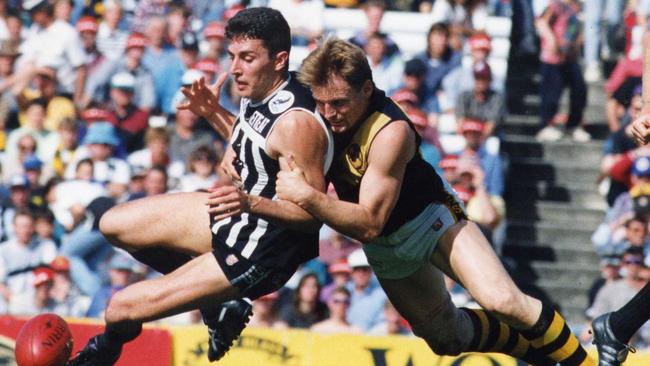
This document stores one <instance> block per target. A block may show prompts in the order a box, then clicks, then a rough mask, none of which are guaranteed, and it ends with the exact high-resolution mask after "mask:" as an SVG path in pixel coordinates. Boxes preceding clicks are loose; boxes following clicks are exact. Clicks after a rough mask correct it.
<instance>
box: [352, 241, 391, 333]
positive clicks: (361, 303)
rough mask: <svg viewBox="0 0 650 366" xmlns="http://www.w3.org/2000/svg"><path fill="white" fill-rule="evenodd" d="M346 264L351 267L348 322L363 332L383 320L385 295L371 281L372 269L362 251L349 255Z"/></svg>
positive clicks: (375, 283) (358, 250)
mask: <svg viewBox="0 0 650 366" xmlns="http://www.w3.org/2000/svg"><path fill="white" fill-rule="evenodd" d="M348 264H349V265H350V267H352V284H351V285H350V289H349V290H350V294H351V295H352V297H351V303H350V309H349V310H348V322H349V323H350V324H352V325H353V326H356V327H358V328H360V329H362V330H363V331H364V332H365V331H368V330H369V329H372V328H373V327H374V326H376V325H377V324H379V323H381V322H382V321H383V320H384V319H383V307H384V302H385V301H386V294H385V293H384V291H383V290H382V289H381V287H379V285H378V284H377V282H376V280H373V278H372V277H373V276H372V269H371V268H370V264H368V259H367V258H366V255H365V253H364V252H363V249H357V250H355V251H354V252H352V253H350V255H349V256H348Z"/></svg>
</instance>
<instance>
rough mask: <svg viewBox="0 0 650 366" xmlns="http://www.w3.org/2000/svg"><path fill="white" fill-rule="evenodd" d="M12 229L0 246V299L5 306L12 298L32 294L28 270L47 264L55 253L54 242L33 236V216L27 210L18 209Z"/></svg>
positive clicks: (30, 275) (31, 279)
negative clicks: (11, 232) (10, 236)
mask: <svg viewBox="0 0 650 366" xmlns="http://www.w3.org/2000/svg"><path fill="white" fill-rule="evenodd" d="M13 226H14V231H15V233H16V235H15V237H14V238H11V239H9V240H7V241H5V242H3V243H0V294H1V298H0V300H4V301H5V302H7V303H9V302H10V301H11V297H12V296H13V295H18V294H22V293H33V292H32V290H33V287H32V281H33V278H34V276H33V274H32V271H33V270H34V269H35V268H36V267H38V266H40V265H42V264H47V263H50V262H51V261H52V260H53V259H54V257H56V254H57V253H56V247H55V246H54V243H52V242H51V241H40V240H38V238H36V237H35V236H34V216H33V214H32V213H31V212H30V211H28V210H25V209H22V210H18V211H17V212H16V214H15V216H14V219H13Z"/></svg>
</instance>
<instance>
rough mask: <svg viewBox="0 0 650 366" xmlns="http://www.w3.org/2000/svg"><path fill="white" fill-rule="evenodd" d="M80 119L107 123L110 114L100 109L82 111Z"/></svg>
mask: <svg viewBox="0 0 650 366" xmlns="http://www.w3.org/2000/svg"><path fill="white" fill-rule="evenodd" d="M79 117H81V119H82V120H84V121H86V122H97V121H106V120H107V119H108V118H109V117H110V113H108V111H106V110H103V109H99V108H89V109H86V110H83V111H81V113H79Z"/></svg>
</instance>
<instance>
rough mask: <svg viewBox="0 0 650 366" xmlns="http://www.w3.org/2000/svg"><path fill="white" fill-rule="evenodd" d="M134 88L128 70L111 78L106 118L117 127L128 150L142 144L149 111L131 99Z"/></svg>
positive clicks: (138, 147) (130, 150)
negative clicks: (109, 101) (109, 99)
mask: <svg viewBox="0 0 650 366" xmlns="http://www.w3.org/2000/svg"><path fill="white" fill-rule="evenodd" d="M134 89H135V77H134V76H133V75H131V74H130V73H128V72H121V73H118V74H115V75H114V76H113V77H112V78H111V105H110V106H109V116H108V118H107V120H108V121H109V122H110V123H112V124H113V125H114V126H115V127H116V128H117V130H118V133H119V134H120V136H121V137H122V140H123V142H124V143H125V145H126V150H127V151H128V152H133V151H136V150H138V149H141V148H142V147H143V146H144V141H143V138H144V131H145V130H146V129H147V126H148V121H149V112H147V111H145V110H143V109H139V108H138V106H137V105H135V103H134V101H133V91H134Z"/></svg>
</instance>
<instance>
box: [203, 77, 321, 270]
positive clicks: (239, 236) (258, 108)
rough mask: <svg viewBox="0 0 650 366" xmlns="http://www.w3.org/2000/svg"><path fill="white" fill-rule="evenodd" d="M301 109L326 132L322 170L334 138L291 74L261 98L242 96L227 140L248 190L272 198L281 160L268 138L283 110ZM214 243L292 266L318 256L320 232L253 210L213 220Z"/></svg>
mask: <svg viewBox="0 0 650 366" xmlns="http://www.w3.org/2000/svg"><path fill="white" fill-rule="evenodd" d="M295 110H301V111H306V112H308V113H311V114H313V115H314V117H315V119H316V120H317V121H318V122H319V123H320V124H321V126H322V127H323V129H324V130H325V131H326V133H327V136H328V148H327V152H326V154H327V155H326V159H325V161H326V164H325V167H323V168H324V170H325V173H326V172H327V169H328V168H329V166H330V164H331V161H332V156H333V142H332V141H333V139H332V134H331V131H330V130H329V129H328V128H327V126H326V125H325V123H324V122H323V120H322V119H321V117H320V116H319V115H318V113H316V104H315V102H314V100H313V99H312V96H311V92H310V91H309V90H308V89H307V88H305V87H304V86H303V85H301V84H300V83H299V82H298V80H297V79H296V75H295V74H293V73H291V74H290V75H289V78H288V79H287V80H286V81H285V82H284V83H283V84H282V85H281V86H280V87H278V89H276V90H275V91H274V92H273V93H272V94H271V95H269V96H268V97H266V98H265V99H264V100H263V101H261V102H258V103H253V102H252V101H251V100H249V99H247V98H243V99H242V101H241V104H240V111H239V116H238V117H237V121H236V122H235V126H234V128H233V133H232V137H231V140H230V143H231V145H232V147H233V150H234V151H235V153H236V155H237V158H236V162H235V164H234V165H235V168H236V169H237V172H238V173H239V176H240V177H241V180H242V187H241V188H242V189H243V190H245V191H246V192H248V194H251V195H256V196H262V197H266V198H269V199H275V198H276V193H275V181H276V176H277V174H278V172H279V171H280V165H279V163H278V161H277V160H276V159H273V158H271V157H270V156H269V154H268V153H267V151H266V143H267V138H268V137H269V136H270V134H271V131H272V130H273V127H274V125H275V123H276V122H277V121H278V120H279V119H280V118H281V117H282V116H284V115H285V114H286V113H288V112H291V111H295ZM212 234H213V245H215V244H221V245H224V244H225V245H227V246H228V247H230V248H232V250H233V251H234V252H235V253H237V254H239V255H241V256H242V257H243V258H246V259H248V260H250V261H252V262H254V263H259V264H261V265H264V266H267V267H272V268H292V267H297V266H298V265H299V264H301V263H303V262H305V261H307V260H309V259H311V258H314V257H316V256H318V232H314V233H309V234H307V233H303V232H298V231H295V230H290V229H287V228H285V227H283V226H280V225H277V224H275V223H272V222H269V221H267V220H264V219H262V218H261V217H258V216H256V215H254V214H249V213H242V214H241V215H240V216H235V217H231V218H227V219H225V220H221V221H218V222H216V223H214V224H213V225H212Z"/></svg>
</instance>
